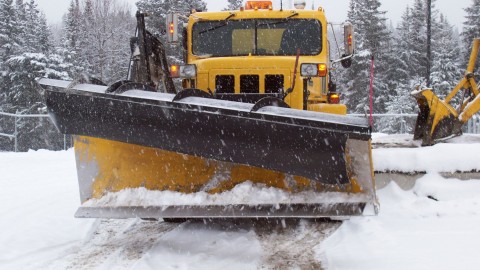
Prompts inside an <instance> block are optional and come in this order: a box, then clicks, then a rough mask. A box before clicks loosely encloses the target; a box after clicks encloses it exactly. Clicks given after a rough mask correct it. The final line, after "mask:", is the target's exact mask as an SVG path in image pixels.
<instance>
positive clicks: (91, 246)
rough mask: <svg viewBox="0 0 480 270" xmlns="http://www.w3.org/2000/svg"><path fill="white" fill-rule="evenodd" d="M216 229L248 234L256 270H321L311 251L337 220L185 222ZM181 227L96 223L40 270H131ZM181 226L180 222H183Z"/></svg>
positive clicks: (151, 223) (132, 222)
mask: <svg viewBox="0 0 480 270" xmlns="http://www.w3.org/2000/svg"><path fill="white" fill-rule="evenodd" d="M187 222H188V223H191V224H195V223H202V224H204V225H205V226H204V227H205V228H206V229H208V228H214V229H215V230H219V231H225V232H229V231H244V232H248V231H253V232H255V234H256V235H257V239H258V241H259V243H260V245H261V248H262V258H261V261H260V262H259V265H258V267H259V269H262V270H267V269H275V270H277V269H279V270H282V269H285V270H287V269H288V270H290V269H301V270H306V269H323V268H322V266H321V264H320V262H319V261H317V260H316V259H315V251H314V247H315V246H316V245H318V244H320V243H321V241H323V240H324V239H325V238H326V237H328V236H329V235H330V234H331V233H333V232H334V231H335V230H336V229H337V228H338V227H339V226H340V225H341V222H334V221H326V220H320V221H315V220H299V219H289V220H278V219H272V220H264V219H262V220H256V219H237V220H190V221H187ZM181 224H182V223H169V222H162V221H144V220H139V219H135V220H105V219H99V220H97V221H96V223H95V225H94V226H93V227H92V230H91V231H90V233H89V235H88V237H86V239H85V240H84V241H83V243H82V244H81V245H79V246H77V247H75V248H72V249H70V250H67V251H66V252H65V254H63V256H62V257H60V258H58V259H57V260H56V261H54V262H52V263H51V264H49V265H48V266H47V267H45V268H46V269H72V270H75V269H131V268H132V267H133V268H135V264H136V263H137V262H138V261H140V260H141V259H142V257H143V256H144V255H145V254H146V253H148V252H149V251H150V250H151V249H152V248H153V247H154V246H155V244H156V243H157V241H158V239H160V238H162V236H164V235H166V234H168V233H169V232H171V231H172V230H174V229H176V228H179V226H181ZM183 224H185V223H183Z"/></svg>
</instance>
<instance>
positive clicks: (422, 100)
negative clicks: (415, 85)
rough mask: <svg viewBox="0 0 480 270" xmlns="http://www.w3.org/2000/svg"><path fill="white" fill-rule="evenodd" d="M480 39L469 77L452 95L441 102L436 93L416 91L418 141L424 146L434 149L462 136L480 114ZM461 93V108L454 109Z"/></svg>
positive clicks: (467, 73)
mask: <svg viewBox="0 0 480 270" xmlns="http://www.w3.org/2000/svg"><path fill="white" fill-rule="evenodd" d="M479 49H480V38H476V39H474V41H473V46H472V52H471V54H470V60H469V61H468V67H467V70H466V72H465V76H464V77H463V78H462V80H461V81H460V82H459V83H458V84H457V86H456V87H455V88H454V89H453V90H452V92H450V93H449V94H448V96H447V97H446V98H445V100H440V99H439V98H438V96H436V95H435V94H434V93H433V91H432V89H422V90H414V91H413V92H412V96H413V97H414V98H415V99H416V100H417V103H418V107H419V108H420V112H419V113H418V117H417V122H416V124H415V131H414V137H413V138H414V139H415V140H422V145H432V144H435V143H436V142H438V141H441V140H445V139H448V138H451V137H454V136H459V135H461V134H462V126H463V125H464V124H465V123H466V122H467V121H468V120H469V119H470V118H472V116H473V115H475V114H476V113H477V112H479V111H480V95H479V93H480V90H479V88H478V87H479V86H478V84H477V83H476V82H475V76H478V75H475V74H474V71H475V63H476V62H477V59H478V53H479ZM459 91H462V93H461V99H460V104H459V106H458V107H457V108H454V107H453V106H452V105H451V101H452V99H453V98H454V97H455V96H456V95H457V94H458V93H459Z"/></svg>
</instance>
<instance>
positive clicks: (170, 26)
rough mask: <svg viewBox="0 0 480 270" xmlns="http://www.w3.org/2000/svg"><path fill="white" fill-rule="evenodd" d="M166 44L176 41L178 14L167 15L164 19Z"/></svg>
mask: <svg viewBox="0 0 480 270" xmlns="http://www.w3.org/2000/svg"><path fill="white" fill-rule="evenodd" d="M166 24H167V25H166V29H167V42H172V43H173V42H177V41H178V14H174V13H170V14H167V19H166Z"/></svg>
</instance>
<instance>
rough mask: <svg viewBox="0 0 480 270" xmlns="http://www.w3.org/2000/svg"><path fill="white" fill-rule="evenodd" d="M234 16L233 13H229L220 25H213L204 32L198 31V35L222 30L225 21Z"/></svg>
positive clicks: (225, 23)
mask: <svg viewBox="0 0 480 270" xmlns="http://www.w3.org/2000/svg"><path fill="white" fill-rule="evenodd" d="M235 15H236V14H235V13H233V12H232V13H230V15H228V17H227V18H225V19H223V21H222V22H221V23H220V24H218V25H215V26H212V27H210V28H208V29H206V30H203V31H200V32H199V33H198V34H199V35H201V34H204V33H207V32H210V31H213V30H217V29H218V28H222V27H224V26H226V25H227V21H228V20H230V19H231V18H233V17H235Z"/></svg>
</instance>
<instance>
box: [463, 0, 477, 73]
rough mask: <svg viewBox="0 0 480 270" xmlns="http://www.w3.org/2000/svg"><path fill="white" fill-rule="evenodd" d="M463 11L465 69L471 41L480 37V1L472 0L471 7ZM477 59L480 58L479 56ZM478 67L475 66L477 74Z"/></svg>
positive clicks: (470, 49)
mask: <svg viewBox="0 0 480 270" xmlns="http://www.w3.org/2000/svg"><path fill="white" fill-rule="evenodd" d="M464 10H465V12H466V13H467V14H466V15H465V21H464V22H463V32H462V40H463V43H464V58H465V64H464V66H465V67H466V66H467V63H468V60H469V58H470V53H471V51H472V42H473V39H474V38H479V37H480V0H472V4H471V6H469V7H468V8H465V9H464ZM478 57H479V58H480V54H479V56H478ZM479 60H480V59H477V63H479V62H480V61H479ZM479 66H480V65H477V68H476V70H477V72H478V71H479V70H480V67H479Z"/></svg>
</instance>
